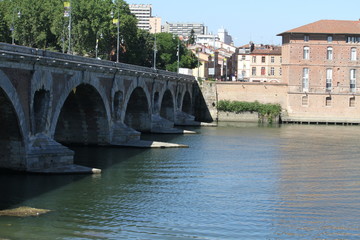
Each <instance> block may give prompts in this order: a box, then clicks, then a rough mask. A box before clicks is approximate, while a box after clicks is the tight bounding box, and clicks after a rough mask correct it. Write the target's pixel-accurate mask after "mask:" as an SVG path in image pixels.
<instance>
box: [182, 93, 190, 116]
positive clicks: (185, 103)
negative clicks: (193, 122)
mask: <svg viewBox="0 0 360 240" xmlns="http://www.w3.org/2000/svg"><path fill="white" fill-rule="evenodd" d="M181 111H182V112H185V113H188V114H192V102H191V96H190V93H189V91H186V92H185V94H184V97H183V100H182V107H181Z"/></svg>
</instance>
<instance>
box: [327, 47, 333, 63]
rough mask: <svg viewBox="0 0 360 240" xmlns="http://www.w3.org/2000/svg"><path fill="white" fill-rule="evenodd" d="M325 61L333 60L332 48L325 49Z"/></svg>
mask: <svg viewBox="0 0 360 240" xmlns="http://www.w3.org/2000/svg"><path fill="white" fill-rule="evenodd" d="M326 59H327V60H332V59H333V48H332V47H328V48H327V52H326Z"/></svg>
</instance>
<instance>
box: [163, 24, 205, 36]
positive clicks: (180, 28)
mask: <svg viewBox="0 0 360 240" xmlns="http://www.w3.org/2000/svg"><path fill="white" fill-rule="evenodd" d="M192 30H194V34H195V35H200V34H207V27H206V26H205V25H204V24H202V23H169V22H166V23H165V25H164V32H169V33H172V34H175V35H178V36H183V37H188V36H190V34H191V31H192Z"/></svg>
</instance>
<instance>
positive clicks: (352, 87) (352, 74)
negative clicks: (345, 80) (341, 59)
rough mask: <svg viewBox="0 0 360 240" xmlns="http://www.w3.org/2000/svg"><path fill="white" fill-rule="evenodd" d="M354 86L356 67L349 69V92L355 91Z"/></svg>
mask: <svg viewBox="0 0 360 240" xmlns="http://www.w3.org/2000/svg"><path fill="white" fill-rule="evenodd" d="M355 88H356V69H351V70H350V92H355Z"/></svg>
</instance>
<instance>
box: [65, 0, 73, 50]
mask: <svg viewBox="0 0 360 240" xmlns="http://www.w3.org/2000/svg"><path fill="white" fill-rule="evenodd" d="M71 12H72V7H71V0H69V1H68V2H64V17H68V18H69V25H68V30H69V35H68V38H69V46H68V54H71V15H72V14H71Z"/></svg>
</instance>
